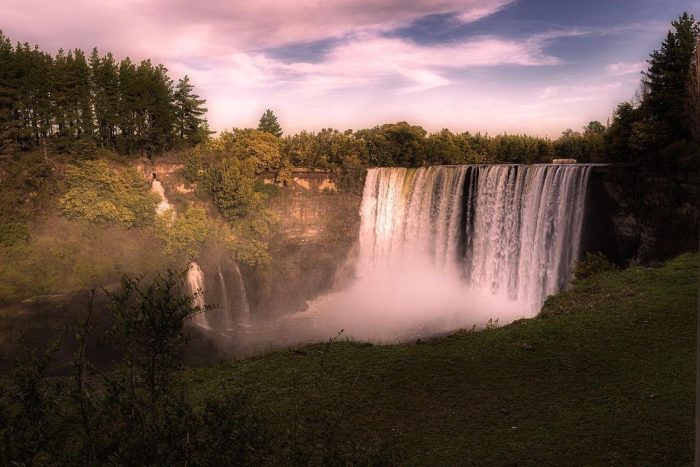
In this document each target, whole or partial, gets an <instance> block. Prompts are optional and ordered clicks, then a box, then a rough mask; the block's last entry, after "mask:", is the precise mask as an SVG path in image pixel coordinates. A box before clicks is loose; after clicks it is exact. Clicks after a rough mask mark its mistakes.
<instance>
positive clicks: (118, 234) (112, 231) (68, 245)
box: [0, 218, 169, 303]
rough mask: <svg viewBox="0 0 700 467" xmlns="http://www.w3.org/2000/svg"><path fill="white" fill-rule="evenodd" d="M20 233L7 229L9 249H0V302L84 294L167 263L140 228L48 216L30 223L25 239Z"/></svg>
mask: <svg viewBox="0 0 700 467" xmlns="http://www.w3.org/2000/svg"><path fill="white" fill-rule="evenodd" d="M2 225H3V226H4V225H6V224H2ZM23 230H25V229H24V228H22V227H20V226H16V227H12V228H11V230H10V237H11V239H12V242H13V243H12V245H7V244H5V245H2V246H0V303H7V302H17V301H20V300H23V299H26V298H30V297H33V296H37V295H51V294H64V293H70V292H72V291H75V290H80V289H83V290H84V289H86V288H89V287H93V286H95V285H96V284H100V283H101V284H109V283H112V282H114V281H116V280H118V278H119V275H120V273H129V274H135V273H136V272H139V271H154V270H158V269H161V268H163V267H165V266H166V265H168V264H169V258H168V257H167V256H166V255H164V254H163V248H162V243H161V242H160V241H159V240H158V239H157V238H156V237H155V236H153V235H152V234H150V233H149V232H147V231H144V230H142V229H132V228H125V227H121V226H118V225H114V226H104V225H98V224H88V223H84V222H80V223H77V222H71V221H68V220H67V219H64V218H49V219H46V220H42V221H41V222H38V223H37V224H34V225H32V227H31V231H30V235H29V238H27V237H26V236H25V232H23ZM20 239H26V240H21V241H20Z"/></svg>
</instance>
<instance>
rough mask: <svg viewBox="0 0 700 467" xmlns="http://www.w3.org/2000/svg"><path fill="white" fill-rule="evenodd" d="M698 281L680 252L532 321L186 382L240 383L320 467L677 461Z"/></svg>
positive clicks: (567, 299) (289, 356)
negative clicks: (338, 464)
mask: <svg viewBox="0 0 700 467" xmlns="http://www.w3.org/2000/svg"><path fill="white" fill-rule="evenodd" d="M697 272H698V256H697V255H691V254H686V255H683V256H681V257H678V258H676V259H675V260H672V261H669V262H668V263H666V264H665V265H664V266H662V267H659V268H632V269H628V270H624V271H617V272H606V273H601V274H599V275H597V276H594V277H592V278H589V279H586V280H583V281H580V282H578V283H577V284H576V285H575V286H574V288H573V290H571V291H569V292H565V293H562V294H560V295H558V296H556V297H554V298H552V299H550V300H549V301H548V302H547V304H546V305H545V308H544V311H543V312H542V314H541V316H540V317H538V318H536V319H532V320H523V321H519V322H516V323H513V324H512V325H509V326H504V327H494V328H491V329H487V330H485V331H483V332H468V331H463V332H457V333H455V334H453V335H451V336H448V337H444V338H437V339H433V340H429V341H424V342H417V343H415V344H406V345H369V344H359V343H353V342H349V341H347V340H344V339H343V338H342V336H341V338H340V339H338V340H336V341H335V342H333V343H331V344H329V345H313V346H309V347H304V348H301V349H290V350H288V351H283V352H277V353H272V354H269V355H264V356H261V357H258V358H252V359H248V360H244V361H238V362H229V363H223V364H221V365H219V366H213V367H207V368H200V369H192V370H188V373H187V379H188V381H189V389H190V390H191V393H192V394H193V395H194V397H196V398H202V399H205V398H206V396H205V395H207V394H211V393H216V392H217V391H219V390H220V389H221V387H222V386H226V387H228V388H233V389H236V388H238V389H241V390H243V391H244V392H245V393H247V394H248V396H249V397H250V401H251V403H252V404H253V406H254V407H256V408H258V409H260V412H261V413H265V414H267V416H268V417H270V418H271V420H270V421H271V422H272V424H271V426H272V427H273V428H272V430H273V433H272V436H270V438H269V439H270V440H272V441H271V442H272V443H273V450H275V451H277V454H278V455H284V456H286V455H288V454H283V453H289V452H294V451H295V450H299V449H301V450H303V451H305V452H306V453H307V455H308V454H309V452H310V453H311V455H312V457H314V458H316V459H318V460H319V462H332V461H333V460H334V459H335V460H337V459H338V457H339V456H342V457H343V458H346V459H347V458H348V456H350V457H349V458H350V459H354V460H355V461H356V462H360V463H366V462H372V461H376V462H379V463H387V462H389V463H392V462H398V463H401V464H415V465H419V464H420V465H425V464H431V465H470V464H480V465H492V464H498V465H516V464H517V465H542V464H550V465H567V464H578V465H591V464H597V465H600V464H615V465H645V464H646V465H681V464H686V463H690V462H691V460H692V453H693V447H692V446H693V420H694V416H693V413H694V411H693V405H694V403H693V401H694V377H695V374H694V362H695V355H696V354H695V352H696V351H695V323H696V321H695V319H696V306H697V305H696V304H697V285H698V275H697ZM293 440H297V441H296V442H295V441H293ZM298 440H304V441H303V442H300V441H298ZM293 444H296V445H294V446H292V445H293ZM299 444H303V446H300V445H299ZM273 456H275V454H273Z"/></svg>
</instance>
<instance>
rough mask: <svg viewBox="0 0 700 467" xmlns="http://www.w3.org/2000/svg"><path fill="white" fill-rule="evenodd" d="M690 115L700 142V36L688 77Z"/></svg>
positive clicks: (695, 135)
mask: <svg viewBox="0 0 700 467" xmlns="http://www.w3.org/2000/svg"><path fill="white" fill-rule="evenodd" d="M688 115H689V117H690V130H691V133H692V135H693V138H694V139H695V141H700V35H699V36H698V38H697V41H696V43H695V54H694V55H693V61H692V63H691V65H690V76H689V77H688Z"/></svg>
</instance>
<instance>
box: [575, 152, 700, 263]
mask: <svg viewBox="0 0 700 467" xmlns="http://www.w3.org/2000/svg"><path fill="white" fill-rule="evenodd" d="M699 223H700V180H698V179H697V177H694V176H692V175H691V174H685V175H684V177H683V178H678V177H673V178H672V177H656V176H650V175H648V174H645V173H644V172H642V171H641V170H639V169H638V168H636V167H632V166H614V165H611V166H604V167H597V168H596V169H594V171H593V173H592V175H591V180H590V185H589V193H588V206H587V218H586V219H585V221H584V225H585V229H586V230H585V235H584V245H583V247H584V250H599V251H602V252H603V253H605V254H606V255H607V256H608V257H609V258H611V259H613V260H614V261H616V262H617V263H618V264H621V265H635V264H649V263H653V262H656V261H660V260H664V259H667V258H670V257H673V256H676V255H678V254H680V253H683V252H686V251H691V250H697V248H698V224H699Z"/></svg>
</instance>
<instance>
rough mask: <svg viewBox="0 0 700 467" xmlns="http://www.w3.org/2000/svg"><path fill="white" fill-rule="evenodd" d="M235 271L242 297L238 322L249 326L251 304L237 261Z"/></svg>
mask: <svg viewBox="0 0 700 467" xmlns="http://www.w3.org/2000/svg"><path fill="white" fill-rule="evenodd" d="M234 271H235V272H236V281H237V283H238V289H239V293H240V295H239V297H240V298H241V313H240V317H239V319H238V324H240V325H241V326H245V327H248V326H250V304H249V303H248V293H247V292H246V290H245V282H243V274H241V269H240V268H239V267H238V263H236V267H235V269H234Z"/></svg>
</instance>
